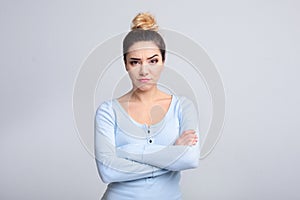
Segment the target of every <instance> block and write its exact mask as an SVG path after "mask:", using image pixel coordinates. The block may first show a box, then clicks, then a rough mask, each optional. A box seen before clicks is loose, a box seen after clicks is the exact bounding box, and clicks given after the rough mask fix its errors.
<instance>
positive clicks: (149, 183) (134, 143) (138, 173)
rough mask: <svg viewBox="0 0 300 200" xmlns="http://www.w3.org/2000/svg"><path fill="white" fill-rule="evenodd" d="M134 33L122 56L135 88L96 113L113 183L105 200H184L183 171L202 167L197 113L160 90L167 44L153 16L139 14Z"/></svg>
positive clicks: (100, 163)
mask: <svg viewBox="0 0 300 200" xmlns="http://www.w3.org/2000/svg"><path fill="white" fill-rule="evenodd" d="M131 29H132V30H131V31H130V32H129V33H128V34H127V35H126V37H125V38H124V41H123V54H124V64H125V67H126V70H127V72H128V74H129V77H130V79H131V81H132V89H131V90H130V91H129V92H128V93H126V94H124V95H123V96H121V97H119V98H117V99H111V100H107V101H104V102H102V103H101V104H100V105H99V107H98V109H97V111H96V115H95V155H96V164H97V169H98V172H99V175H100V177H101V179H102V181H103V182H104V183H109V184H108V186H107V189H106V192H105V194H104V195H103V197H102V199H109V200H111V199H112V200H123V199H155V198H156V199H169V200H175V199H176V200H177V199H181V198H182V197H181V192H180V187H179V181H180V171H181V170H185V169H191V168H196V167H197V166H198V163H199V156H200V149H199V142H198V137H199V135H198V134H199V133H198V127H197V124H198V118H197V113H196V109H195V107H194V105H193V103H192V102H191V101H190V100H189V99H187V98H186V97H183V96H178V95H175V94H172V95H170V94H167V93H165V92H163V91H161V90H159V89H158V87H157V81H158V79H159V77H160V73H161V71H162V69H163V67H164V62H165V43H164V40H163V38H162V37H161V36H160V34H159V33H158V32H157V29H158V28H157V25H156V22H155V19H154V17H153V16H152V15H150V14H149V13H139V14H138V15H137V16H136V17H135V18H134V19H133V21H132V27H131Z"/></svg>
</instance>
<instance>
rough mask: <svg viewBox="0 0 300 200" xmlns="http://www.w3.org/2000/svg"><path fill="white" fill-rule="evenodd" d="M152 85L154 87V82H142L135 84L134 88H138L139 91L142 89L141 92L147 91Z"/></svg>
mask: <svg viewBox="0 0 300 200" xmlns="http://www.w3.org/2000/svg"><path fill="white" fill-rule="evenodd" d="M153 87H155V84H142V85H139V86H135V88H136V89H137V90H140V91H143V92H146V91H149V90H151V89H152V88H153Z"/></svg>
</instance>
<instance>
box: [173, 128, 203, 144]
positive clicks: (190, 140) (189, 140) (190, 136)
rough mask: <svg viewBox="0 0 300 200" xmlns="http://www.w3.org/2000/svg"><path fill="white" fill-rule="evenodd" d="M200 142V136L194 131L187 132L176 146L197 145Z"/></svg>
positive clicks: (178, 140) (177, 141)
mask: <svg viewBox="0 0 300 200" xmlns="http://www.w3.org/2000/svg"><path fill="white" fill-rule="evenodd" d="M197 142H198V136H197V134H196V132H195V131H194V130H186V131H184V132H183V133H182V134H181V136H180V137H179V138H178V139H177V140H176V142H175V145H195V144H196V143H197Z"/></svg>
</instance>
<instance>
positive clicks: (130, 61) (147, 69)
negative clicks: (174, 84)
mask: <svg viewBox="0 0 300 200" xmlns="http://www.w3.org/2000/svg"><path fill="white" fill-rule="evenodd" d="M163 65H164V62H163V61H162V56H161V52H160V50H159V49H158V47H157V46H156V45H155V44H154V43H153V42H151V41H142V42H136V43H134V44H133V45H132V46H131V47H130V48H129V50H128V53H127V56H126V63H125V66H126V70H127V72H128V74H129V77H130V79H131V81H132V85H133V88H134V89H139V90H142V91H146V90H149V89H151V88H152V87H154V86H156V83H157V81H158V79H159V77H160V73H161V71H162V69H163Z"/></svg>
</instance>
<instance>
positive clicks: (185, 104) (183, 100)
mask: <svg viewBox="0 0 300 200" xmlns="http://www.w3.org/2000/svg"><path fill="white" fill-rule="evenodd" d="M173 96H174V98H175V101H176V104H178V107H179V108H180V110H181V111H182V110H185V109H188V108H190V109H194V108H195V105H194V103H193V101H192V100H191V99H190V98H188V97H186V96H183V95H173Z"/></svg>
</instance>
